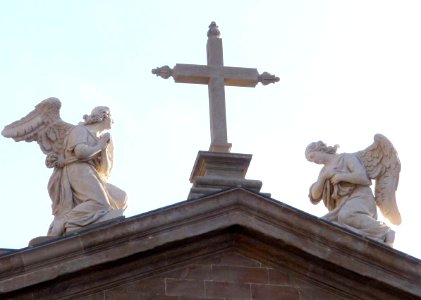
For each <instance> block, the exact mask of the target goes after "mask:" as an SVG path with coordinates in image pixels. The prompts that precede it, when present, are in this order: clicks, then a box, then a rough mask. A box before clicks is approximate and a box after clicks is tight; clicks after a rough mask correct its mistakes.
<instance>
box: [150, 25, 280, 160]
mask: <svg viewBox="0 0 421 300" xmlns="http://www.w3.org/2000/svg"><path fill="white" fill-rule="evenodd" d="M220 34H221V33H220V31H219V27H218V26H217V25H216V23H215V22H212V23H211V24H210V25H209V30H208V32H207V36H208V41H207V44H206V52H207V65H194V64H176V65H175V67H174V68H172V69H171V68H170V67H169V66H163V67H160V68H156V69H153V70H152V74H155V75H156V76H160V77H162V78H164V79H168V78H170V77H173V78H174V81H175V82H177V83H194V84H206V85H207V86H208V92H209V119H210V133H211V145H210V147H209V151H213V152H230V150H231V144H230V143H228V137H227V120H226V109H225V86H240V87H255V86H256V85H257V84H258V83H259V82H261V83H262V84H263V85H268V84H270V83H275V82H278V81H279V77H276V76H274V75H271V74H269V73H267V72H263V73H262V74H259V73H258V71H257V69H252V68H241V67H227V66H224V58H223V49H222V39H221V38H220V37H219V36H220Z"/></svg>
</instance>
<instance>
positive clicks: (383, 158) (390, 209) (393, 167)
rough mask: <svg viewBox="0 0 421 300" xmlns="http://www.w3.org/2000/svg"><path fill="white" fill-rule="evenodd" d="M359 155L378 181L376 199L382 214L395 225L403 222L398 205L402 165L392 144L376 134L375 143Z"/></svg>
mask: <svg viewBox="0 0 421 300" xmlns="http://www.w3.org/2000/svg"><path fill="white" fill-rule="evenodd" d="M357 155H358V156H359V158H360V159H361V162H362V163H363V164H364V166H365V168H366V170H367V175H368V177H370V178H371V179H375V180H376V185H375V198H376V203H377V206H378V207H379V208H380V211H381V212H382V214H383V215H384V216H385V217H386V218H387V219H388V220H389V221H390V222H391V223H392V224H395V225H399V224H400V223H401V221H402V219H401V215H400V213H399V209H398V206H397V204H396V189H397V188H398V183H399V173H400V171H401V163H400V161H399V157H398V154H397V152H396V150H395V148H394V147H393V145H392V143H391V142H390V141H389V140H388V139H387V138H386V137H385V136H383V135H381V134H376V135H375V136H374V142H373V144H371V145H370V146H369V147H367V148H366V149H365V150H363V151H359V152H357Z"/></svg>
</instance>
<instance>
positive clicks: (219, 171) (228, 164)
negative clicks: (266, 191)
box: [188, 151, 270, 199]
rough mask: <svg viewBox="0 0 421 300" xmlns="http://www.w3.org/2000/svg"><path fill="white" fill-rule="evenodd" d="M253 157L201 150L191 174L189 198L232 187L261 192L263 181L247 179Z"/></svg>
mask: <svg viewBox="0 0 421 300" xmlns="http://www.w3.org/2000/svg"><path fill="white" fill-rule="evenodd" d="M251 158H252V155H250V154H240V153H227V152H210V151H199V153H198V154H197V158H196V162H195V163H194V166H193V170H192V173H191V175H190V182H191V183H192V184H193V186H192V188H191V189H190V193H189V196H188V199H194V198H200V197H202V196H205V195H207V194H211V193H215V192H218V191H220V190H223V189H227V188H231V187H243V188H246V189H249V190H252V191H255V192H260V189H261V187H262V182H261V181H259V180H250V179H245V175H246V173H247V169H248V167H249V165H250V161H251ZM269 196H270V195H269Z"/></svg>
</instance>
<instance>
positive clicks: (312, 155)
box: [305, 141, 339, 163]
mask: <svg viewBox="0 0 421 300" xmlns="http://www.w3.org/2000/svg"><path fill="white" fill-rule="evenodd" d="M338 148H339V145H335V146H327V145H326V144H325V143H323V142H322V141H318V142H313V143H310V144H309V145H308V146H307V148H306V151H305V156H306V158H307V160H308V161H311V162H315V163H323V161H322V160H321V159H318V155H317V153H322V154H336V151H337V150H338Z"/></svg>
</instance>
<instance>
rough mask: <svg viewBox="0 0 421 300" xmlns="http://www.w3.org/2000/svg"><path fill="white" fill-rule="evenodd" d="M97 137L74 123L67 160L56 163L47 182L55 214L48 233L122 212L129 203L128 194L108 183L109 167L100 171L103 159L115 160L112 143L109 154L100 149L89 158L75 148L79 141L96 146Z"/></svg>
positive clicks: (105, 218)
mask: <svg viewBox="0 0 421 300" xmlns="http://www.w3.org/2000/svg"><path fill="white" fill-rule="evenodd" d="M97 143H98V138H97V137H96V136H95V135H93V134H92V133H91V132H89V130H88V129H87V128H86V127H85V126H84V125H82V124H79V125H77V126H75V127H74V128H73V129H72V130H71V131H70V133H69V135H68V136H67V138H66V140H65V150H64V151H65V153H64V158H65V161H66V162H67V163H65V165H64V167H63V168H59V167H56V168H55V169H54V172H53V174H52V176H51V178H50V181H49V183H48V192H49V194H50V197H51V200H52V210H53V215H54V216H55V218H54V220H53V222H52V224H51V226H50V229H49V231H48V235H62V234H64V233H66V232H69V231H73V230H77V229H80V228H82V227H84V226H87V225H90V224H93V223H97V222H102V221H106V220H109V219H113V218H115V217H118V216H121V215H122V214H123V211H124V209H125V208H126V206H127V195H126V193H125V192H124V191H122V190H121V189H119V188H118V187H116V186H114V185H112V184H110V183H107V182H106V179H107V177H108V175H109V174H107V172H108V171H104V172H105V173H104V172H101V171H100V170H101V169H100V168H99V166H100V163H101V159H108V160H109V163H110V164H112V159H113V157H112V156H113V153H112V152H113V151H112V144H110V145H109V146H108V148H107V155H106V156H107V157H101V152H100V153H98V154H96V155H94V156H93V157H91V158H89V159H87V160H79V159H78V158H77V157H76V156H75V152H74V149H75V147H76V146H77V145H79V144H86V145H88V146H95V145H96V144H97Z"/></svg>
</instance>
